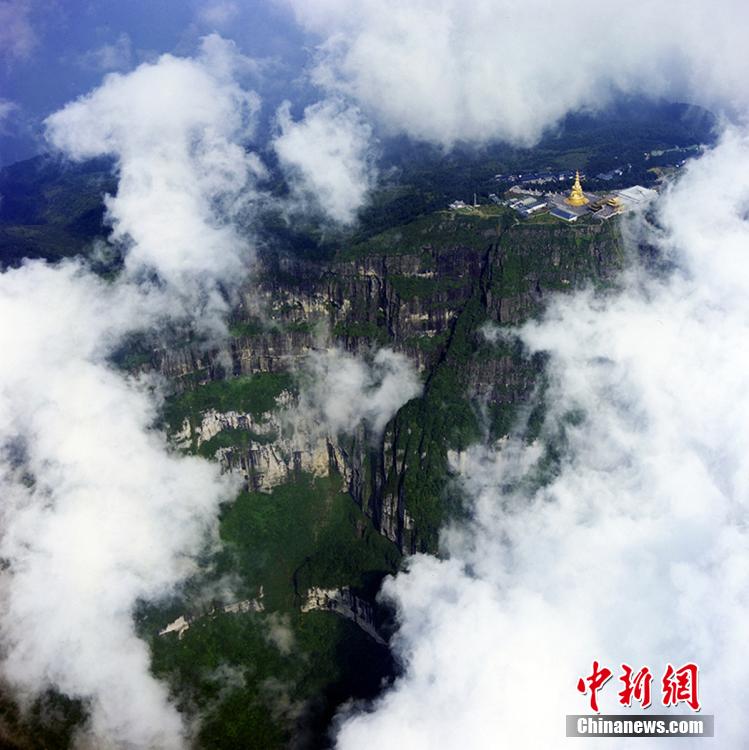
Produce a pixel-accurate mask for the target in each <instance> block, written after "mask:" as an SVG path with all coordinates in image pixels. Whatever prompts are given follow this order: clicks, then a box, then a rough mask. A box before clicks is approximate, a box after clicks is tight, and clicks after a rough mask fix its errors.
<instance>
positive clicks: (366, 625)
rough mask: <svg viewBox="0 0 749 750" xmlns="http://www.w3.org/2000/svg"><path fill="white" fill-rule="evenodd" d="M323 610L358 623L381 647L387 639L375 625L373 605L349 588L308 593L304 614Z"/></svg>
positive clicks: (314, 590) (318, 589) (315, 589)
mask: <svg viewBox="0 0 749 750" xmlns="http://www.w3.org/2000/svg"><path fill="white" fill-rule="evenodd" d="M314 610H322V611H324V612H334V613H335V614H337V615H340V616H341V617H345V618H346V619H347V620H351V621H352V622H354V623H356V624H357V625H358V626H359V627H360V628H361V629H362V630H363V631H364V632H365V633H366V634H367V635H368V636H369V637H370V638H372V639H374V640H375V641H377V643H379V644H381V645H383V646H384V645H385V639H384V638H383V637H382V636H381V635H380V634H379V633H378V632H377V628H376V627H375V624H374V616H373V612H372V605H371V604H370V603H369V602H367V601H366V600H364V599H362V598H360V597H358V596H356V595H355V594H352V593H351V589H350V588H349V587H348V586H343V587H342V588H340V589H321V588H318V587H316V586H315V587H313V588H311V589H309V591H307V598H306V600H305V601H304V603H303V604H302V612H312V611H314Z"/></svg>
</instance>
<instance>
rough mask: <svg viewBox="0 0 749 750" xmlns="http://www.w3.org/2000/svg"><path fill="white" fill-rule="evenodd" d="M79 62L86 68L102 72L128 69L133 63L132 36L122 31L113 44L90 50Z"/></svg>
mask: <svg viewBox="0 0 749 750" xmlns="http://www.w3.org/2000/svg"><path fill="white" fill-rule="evenodd" d="M79 63H80V64H81V65H82V66H83V67H86V68H94V69H95V70H99V71H102V72H109V71H111V70H127V69H128V68H130V67H131V65H132V63H133V45H132V42H131V40H130V37H129V36H128V35H127V34H125V33H122V34H120V35H119V36H118V37H117V39H116V40H115V41H114V42H113V43H112V44H103V45H102V46H101V47H97V48H96V49H93V50H90V51H89V52H86V54H84V55H82V56H81V57H80V58H79Z"/></svg>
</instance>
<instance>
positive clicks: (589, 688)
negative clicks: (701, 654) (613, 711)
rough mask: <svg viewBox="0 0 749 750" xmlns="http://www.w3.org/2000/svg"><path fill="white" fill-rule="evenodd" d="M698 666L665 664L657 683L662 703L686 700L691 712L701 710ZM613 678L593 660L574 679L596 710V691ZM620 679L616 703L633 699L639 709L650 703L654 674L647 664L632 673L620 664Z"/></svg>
mask: <svg viewBox="0 0 749 750" xmlns="http://www.w3.org/2000/svg"><path fill="white" fill-rule="evenodd" d="M698 672H699V668H698V667H697V665H696V664H692V663H691V662H690V663H689V664H685V665H684V666H682V667H679V668H678V669H676V668H675V667H674V666H673V665H672V664H667V665H666V669H665V671H664V673H663V677H662V679H661V682H660V689H661V701H662V703H663V705H664V706H678V705H679V704H680V703H686V704H687V705H688V706H689V707H690V708H691V709H692V710H693V711H699V710H700V708H701V707H700V701H699V696H698V685H697V674H698ZM612 677H613V672H612V671H611V670H610V669H609V668H608V667H603V666H601V665H599V663H598V662H597V661H594V662H593V669H592V671H591V673H590V674H589V675H587V676H586V677H581V678H580V679H579V680H578V682H577V689H578V691H579V692H580V693H582V694H583V695H589V696H590V707H591V709H592V710H593V711H595V712H596V713H598V691H599V690H601V689H602V688H603V686H604V685H606V683H607V682H608V681H609V680H610V679H611V678H612ZM619 681H620V682H621V683H622V685H623V687H622V689H621V690H620V691H619V703H620V704H621V705H622V706H627V707H631V706H632V704H633V702H634V703H639V704H640V706H641V707H642V708H647V707H648V706H650V705H651V703H652V690H653V675H652V673H651V672H650V669H649V668H648V667H642V668H641V669H639V670H638V671H637V672H635V671H634V670H633V669H632V667H630V666H629V664H622V665H621V674H620V676H619Z"/></svg>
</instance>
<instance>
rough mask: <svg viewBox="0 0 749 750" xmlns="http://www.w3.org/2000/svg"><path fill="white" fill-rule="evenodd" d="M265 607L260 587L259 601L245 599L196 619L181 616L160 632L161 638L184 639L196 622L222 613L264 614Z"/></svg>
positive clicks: (197, 616)
mask: <svg viewBox="0 0 749 750" xmlns="http://www.w3.org/2000/svg"><path fill="white" fill-rule="evenodd" d="M264 610H265V605H264V604H263V587H262V586H261V587H260V595H259V596H258V598H257V599H243V600H242V601H239V602H234V603H232V604H225V605H224V606H223V607H220V608H219V609H211V610H209V611H208V612H207V613H205V614H201V615H196V616H194V617H188V616H187V615H180V616H179V617H178V618H177V619H176V620H174V621H173V622H170V623H169V624H168V625H167V626H166V627H165V628H162V629H161V630H160V631H159V635H160V636H165V635H169V633H176V634H177V637H178V638H179V639H182V638H183V637H184V635H185V633H186V632H187V631H188V630H189V629H190V625H192V624H193V623H194V622H195V621H196V620H200V619H201V618H203V617H215V616H216V615H217V614H219V613H220V612H226V613H227V614H244V613H246V612H263V611H264Z"/></svg>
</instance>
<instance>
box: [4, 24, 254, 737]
mask: <svg viewBox="0 0 749 750" xmlns="http://www.w3.org/2000/svg"><path fill="white" fill-rule="evenodd" d="M231 59H232V49H231V47H230V46H229V45H227V44H226V43H223V42H222V40H220V39H219V38H217V37H212V38H209V39H208V40H207V41H206V44H205V45H204V50H203V53H202V54H201V56H200V57H199V58H196V59H180V58H176V57H173V56H170V55H165V56H163V57H161V58H160V59H159V60H158V61H157V62H155V63H153V64H147V65H142V66H140V67H139V68H137V69H136V70H135V71H133V72H132V73H131V74H128V75H111V76H109V77H108V78H106V79H105V81H104V83H103V85H102V86H101V87H100V88H98V89H96V90H95V91H94V92H92V93H91V94H89V95H88V96H85V97H83V98H81V99H79V100H78V101H76V102H74V103H72V104H70V105H68V106H67V107H65V108H64V109H63V110H61V111H60V112H58V113H56V114H55V115H53V116H52V117H50V118H49V119H48V121H47V126H48V135H49V138H50V140H51V141H52V143H53V144H54V145H55V146H57V147H58V148H59V149H61V150H62V151H63V152H64V153H65V154H67V155H69V156H70V157H72V158H74V159H85V158H90V157H95V156H104V155H107V156H111V157H113V158H114V159H115V162H116V166H117V170H118V174H119V178H120V179H119V186H118V191H117V194H116V195H115V196H109V197H108V198H107V209H108V219H109V221H110V222H111V224H112V227H113V232H112V236H111V239H112V241H113V242H115V243H117V244H118V245H119V246H120V248H121V249H122V251H123V253H124V254H125V262H124V269H123V271H122V273H121V274H120V275H119V276H118V277H117V278H115V279H114V280H108V281H105V280H103V279H100V278H98V277H96V276H94V275H93V274H92V273H91V272H90V271H89V270H87V269H86V268H85V267H84V266H83V265H82V264H81V263H78V262H67V263H64V264H62V265H60V266H56V267H51V266H46V265H44V264H41V263H27V264H26V265H25V266H23V267H21V268H19V269H16V270H9V271H7V272H5V273H4V274H2V275H0V316H1V317H2V320H3V326H2V330H0V347H2V351H3V358H2V362H1V363H0V491H1V492H2V496H3V509H2V529H3V533H2V536H0V556H1V557H2V559H3V561H4V562H5V564H6V566H7V567H5V568H4V570H3V573H2V576H1V580H0V588H1V589H2V597H1V599H0V632H2V636H3V646H4V650H3V655H4V659H3V663H2V670H3V674H4V676H5V677H6V678H7V679H8V680H9V681H10V682H11V684H12V685H14V686H16V687H17V688H18V690H19V691H20V693H21V694H27V695H29V696H33V695H35V694H38V693H39V692H40V691H42V690H45V689H46V688H48V687H53V688H56V689H58V690H60V691H62V692H64V693H66V694H68V695H70V696H74V697H79V698H81V699H83V700H84V702H85V703H86V705H87V706H88V708H89V710H90V725H89V726H88V727H87V728H86V732H87V735H88V739H89V741H90V742H91V743H92V744H93V745H95V746H97V747H105V746H123V747H128V748H152V747H159V748H177V747H182V746H183V745H184V744H185V742H186V727H185V726H184V724H183V720H182V717H181V716H180V715H179V713H178V712H177V711H176V709H175V708H174V707H173V706H172V705H171V704H170V702H169V698H168V694H167V689H166V687H165V686H164V685H162V684H160V683H159V682H157V681H156V680H155V679H154V678H153V677H152V676H151V674H150V656H149V653H148V648H147V646H146V644H145V643H143V642H141V641H140V640H139V639H138V638H137V637H136V635H135V631H134V624H133V619H132V618H133V612H134V608H135V606H136V604H137V602H138V601H139V600H142V599H146V600H148V599H153V598H157V597H159V596H162V595H164V594H167V593H169V592H170V591H173V590H174V587H175V586H177V585H178V584H179V583H180V581H182V580H183V579H184V577H185V576H187V575H189V574H190V573H192V572H193V571H194V570H195V556H196V555H197V554H198V553H199V552H200V551H201V550H202V549H204V547H205V545H207V544H211V543H213V542H215V539H216V513H217V508H218V504H219V503H221V502H224V501H228V500H230V499H231V498H232V497H233V495H234V493H235V491H236V489H237V488H236V487H235V486H234V485H233V483H232V481H231V480H230V479H229V478H226V477H221V476H219V471H218V468H217V466H215V465H214V464H211V463H208V462H206V461H203V460H202V459H198V458H193V457H185V456H181V455H178V454H176V453H174V452H173V451H172V450H171V449H170V448H169V447H168V445H167V442H166V439H165V436H164V435H163V434H161V433H160V432H159V431H158V430H157V429H155V428H154V426H153V425H154V422H155V420H156V418H157V415H158V410H159V407H160V405H161V403H162V397H161V386H162V384H161V383H160V381H159V380H158V379H155V378H143V379H133V378H127V377H124V376H123V375H122V373H120V372H118V371H116V370H114V369H113V367H112V366H111V365H110V364H109V363H108V358H109V357H110V356H111V355H112V353H113V352H114V351H115V350H116V349H117V348H118V347H119V346H120V345H121V344H122V343H123V341H124V340H125V337H127V336H128V335H129V334H132V333H134V332H138V331H148V332H154V331H159V330H161V329H163V327H164V326H165V325H167V324H173V323H178V324H182V325H184V324H188V323H192V324H193V325H196V326H198V327H200V328H202V329H203V330H207V331H211V332H213V331H216V330H221V328H222V326H223V321H222V319H221V315H222V313H223V312H224V311H225V310H226V308H227V305H228V300H230V299H231V293H232V289H233V287H234V286H235V285H236V284H238V283H240V282H241V280H242V278H243V277H244V275H245V273H246V271H247V265H246V264H247V261H248V258H249V257H250V248H249V247H248V245H247V243H246V241H244V240H243V239H241V238H240V236H239V234H238V232H237V230H236V228H235V227H234V225H233V223H232V218H233V217H234V216H235V215H236V213H237V211H239V210H240V209H241V208H243V207H244V205H245V202H246V198H247V196H249V197H250V198H252V196H253V195H254V191H255V189H254V179H255V177H256V176H257V175H258V174H259V173H261V172H262V169H261V167H260V164H259V161H257V159H256V157H254V156H252V155H248V154H247V153H246V152H245V150H244V149H243V148H242V146H241V145H240V144H241V142H242V140H243V139H244V138H245V137H246V135H247V133H248V125H249V124H250V121H251V117H252V114H253V112H254V109H255V107H256V98H255V97H254V95H252V94H251V93H248V92H244V91H242V90H241V89H240V88H239V87H238V86H237V85H236V84H235V83H234V82H233V80H232V78H231ZM193 316H199V320H198V321H195V320H193Z"/></svg>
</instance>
